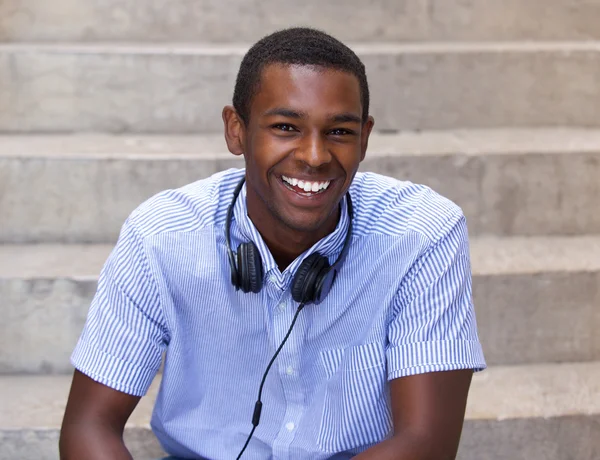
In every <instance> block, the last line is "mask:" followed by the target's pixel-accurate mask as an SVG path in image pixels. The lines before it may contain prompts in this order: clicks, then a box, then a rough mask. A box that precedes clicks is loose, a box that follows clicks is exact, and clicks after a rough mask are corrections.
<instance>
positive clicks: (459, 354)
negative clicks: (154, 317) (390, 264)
mask: <svg viewBox="0 0 600 460" xmlns="http://www.w3.org/2000/svg"><path fill="white" fill-rule="evenodd" d="M471 284H472V283H471V263H470V256H469V242H468V234H467V226H466V220H465V218H464V216H462V214H461V215H460V216H459V217H458V218H454V220H453V222H449V223H448V225H447V230H445V231H444V232H443V233H442V236H441V238H439V239H438V240H437V241H436V242H434V243H432V244H431V245H430V246H429V248H428V249H427V250H426V251H424V253H423V255H422V256H421V257H420V258H418V260H417V262H416V263H415V265H414V266H413V267H412V269H411V270H410V272H409V274H408V275H407V279H406V282H403V284H402V286H401V288H400V290H399V292H398V295H397V297H396V301H395V305H394V314H393V317H392V320H391V322H390V324H389V326H388V347H387V350H386V359H387V364H388V379H389V380H391V379H395V378H398V377H404V376H408V375H414V374H422V373H427V372H436V371H448V370H455V369H474V370H476V371H477V370H482V369H484V368H485V367H486V364H485V360H484V356H483V351H482V348H481V344H480V343H479V339H478V335H477V322H476V319H475V311H474V307H473V302H472V286H471Z"/></svg>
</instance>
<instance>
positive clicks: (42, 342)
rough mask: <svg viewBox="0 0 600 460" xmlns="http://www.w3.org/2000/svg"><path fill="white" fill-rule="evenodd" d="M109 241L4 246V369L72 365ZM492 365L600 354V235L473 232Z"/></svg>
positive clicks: (477, 294)
mask: <svg viewBox="0 0 600 460" xmlns="http://www.w3.org/2000/svg"><path fill="white" fill-rule="evenodd" d="M110 249H111V246H109V245H106V246H89V247H82V246H69V245H67V246H61V245H47V246H45V245H44V246H37V245H36V246H0V312H1V314H2V318H3V321H2V323H0V374H15V373H31V374H48V373H64V372H69V370H70V364H69V356H70V354H71V352H72V350H73V347H74V346H75V343H76V341H77V339H78V337H79V335H80V333H81V330H82V328H83V324H84V321H85V317H86V314H87V311H88V308H89V305H90V302H91V299H92V297H93V295H94V292H95V287H96V277H97V274H98V273H99V272H100V269H101V266H102V264H103V263H104V260H105V259H106V257H107V256H108V253H109V252H110ZM472 265H473V274H474V281H473V286H474V287H473V296H474V303H475V307H476V312H477V321H478V327H479V334H480V338H481V341H482V343H483V347H484V352H485V355H486V359H487V362H488V364H490V365H498V364H532V363H536V362H561V361H594V360H600V336H599V335H598V334H597V331H598V330H599V329H600V237H597V236H590V237H569V238H515V239H503V238H481V239H478V238H473V239H472Z"/></svg>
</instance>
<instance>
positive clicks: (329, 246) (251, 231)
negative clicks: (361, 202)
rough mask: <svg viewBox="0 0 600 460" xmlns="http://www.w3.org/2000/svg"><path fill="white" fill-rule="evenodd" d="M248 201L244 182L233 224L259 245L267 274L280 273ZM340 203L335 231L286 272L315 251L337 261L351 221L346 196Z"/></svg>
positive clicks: (303, 255) (302, 255) (301, 255)
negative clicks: (249, 215)
mask: <svg viewBox="0 0 600 460" xmlns="http://www.w3.org/2000/svg"><path fill="white" fill-rule="evenodd" d="M246 203H247V202H246V184H244V185H243V187H242V190H241V191H240V195H239V196H238V198H237V200H236V202H235V206H234V209H233V222H232V225H236V226H237V228H238V231H239V232H240V234H241V236H242V237H243V238H245V239H246V241H252V242H253V243H254V244H255V245H256V246H257V248H258V250H259V252H260V256H261V258H262V263H263V268H264V272H265V274H267V275H268V274H269V273H272V272H275V273H279V268H278V267H277V263H276V262H275V259H274V258H273V255H272V254H271V251H270V250H269V248H268V247H267V245H266V244H265V242H264V240H263V238H262V236H261V234H260V233H259V231H258V229H257V228H256V226H255V225H254V223H253V222H252V220H251V219H250V217H248V208H247V205H246ZM340 204H341V207H342V211H341V213H340V219H339V221H338V223H337V225H336V227H335V229H334V231H333V232H331V233H330V234H329V235H327V236H326V237H324V238H322V239H321V240H319V241H317V242H316V243H315V244H314V245H313V246H312V247H311V248H309V249H308V250H306V251H305V252H304V253H302V254H300V255H299V256H298V257H297V258H296V260H294V261H293V262H292V263H291V264H290V265H289V266H288V267H287V268H286V269H285V271H284V274H285V273H295V272H296V270H297V269H298V267H299V266H300V264H301V263H302V261H303V260H304V259H305V258H306V257H308V256H309V255H311V254H313V253H314V252H319V253H320V254H321V255H323V256H325V257H327V258H328V259H329V263H330V264H333V263H334V262H335V259H336V258H337V257H338V256H339V254H340V253H341V252H342V248H343V246H344V241H345V239H346V233H347V232H348V224H349V222H350V216H349V215H348V206H347V198H346V196H344V197H343V199H342V201H341V203H340Z"/></svg>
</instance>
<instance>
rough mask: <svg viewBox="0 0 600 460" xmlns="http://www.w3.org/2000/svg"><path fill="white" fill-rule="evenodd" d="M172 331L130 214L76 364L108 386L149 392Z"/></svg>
mask: <svg viewBox="0 0 600 460" xmlns="http://www.w3.org/2000/svg"><path fill="white" fill-rule="evenodd" d="M166 331H167V330H166V327H165V321H164V319H163V315H162V311H161V306H160V301H159V295H158V290H157V286H156V283H155V281H154V278H153V277H152V275H151V272H150V268H149V264H148V261H147V258H146V256H145V252H144V246H143V242H142V240H141V238H140V236H139V235H138V233H137V231H136V228H135V225H134V222H133V220H132V218H131V217H130V218H129V219H128V220H127V222H125V224H124V225H123V228H122V229H121V234H120V236H119V240H118V242H117V245H116V247H115V248H114V249H113V251H112V253H111V254H110V256H109V258H108V260H107V262H106V264H105V265H104V267H103V269H102V272H101V274H100V277H99V280H98V289H97V291H96V294H95V296H94V299H93V301H92V304H91V306H90V309H89V312H88V316H87V320H86V323H85V327H84V330H83V332H82V334H81V336H80V338H79V341H78V343H77V346H76V347H75V350H74V352H73V354H72V356H71V363H72V364H73V365H74V366H75V368H76V369H78V370H79V371H81V372H82V373H84V374H86V375H87V376H89V377H90V378H92V379H94V380H96V381H98V382H100V383H102V384H104V385H107V386H109V387H111V388H114V389H115V390H118V391H121V392H124V393H128V394H131V395H135V396H143V395H144V394H146V392H147V390H148V388H149V386H150V384H151V383H152V380H153V379H154V377H155V376H156V373H157V372H158V370H159V368H160V365H161V360H162V353H163V351H164V348H165V343H166V340H167V332H166Z"/></svg>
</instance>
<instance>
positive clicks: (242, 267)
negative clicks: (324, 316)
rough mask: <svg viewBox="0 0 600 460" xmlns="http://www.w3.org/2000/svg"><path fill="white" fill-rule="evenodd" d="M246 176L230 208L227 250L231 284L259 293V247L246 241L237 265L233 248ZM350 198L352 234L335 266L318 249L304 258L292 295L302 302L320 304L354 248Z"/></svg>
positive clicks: (348, 197) (228, 212)
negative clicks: (235, 217) (234, 220)
mask: <svg viewBox="0 0 600 460" xmlns="http://www.w3.org/2000/svg"><path fill="white" fill-rule="evenodd" d="M244 181H245V178H242V180H241V181H240V183H239V184H238V185H237V187H236V188H235V191H234V192H233V200H232V201H231V204H230V205H229V209H228V210H227V220H226V222H225V240H226V242H227V251H228V253H229V264H230V266H231V283H232V284H233V285H234V286H235V288H236V290H238V289H241V290H242V291H243V292H254V293H256V292H259V291H260V290H261V288H262V285H263V268H262V260H261V258H260V253H259V251H258V248H257V247H256V245H255V244H254V243H253V242H248V243H242V244H240V246H239V247H238V250H237V252H236V253H237V264H236V257H235V255H234V252H233V251H232V250H231V242H230V227H231V219H232V217H233V208H234V205H235V201H236V200H237V197H238V195H239V194H240V191H241V190H242V186H243V185H244ZM346 198H347V200H348V217H349V223H348V233H346V239H345V240H344V247H343V248H342V252H341V254H340V256H339V257H338V259H337V260H336V261H335V263H334V264H333V265H331V266H330V265H329V261H328V260H327V257H324V256H322V255H321V254H319V253H318V252H315V253H313V254H311V255H310V256H308V257H307V258H306V259H304V260H303V261H302V264H300V267H299V268H298V270H297V272H296V275H295V276H294V280H293V282H292V298H293V299H294V300H295V301H296V302H298V303H301V304H309V303H314V304H319V303H321V302H322V301H323V299H324V298H325V297H326V296H327V294H328V293H329V290H330V289H331V286H333V282H334V281H335V278H336V276H337V273H338V271H339V270H340V268H341V267H342V264H343V263H344V259H345V258H346V255H347V254H348V250H349V248H350V240H351V239H352V218H353V212H352V199H351V198H350V193H346Z"/></svg>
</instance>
